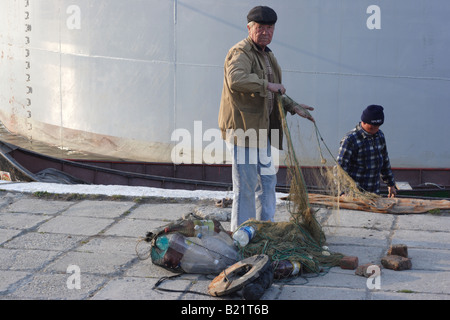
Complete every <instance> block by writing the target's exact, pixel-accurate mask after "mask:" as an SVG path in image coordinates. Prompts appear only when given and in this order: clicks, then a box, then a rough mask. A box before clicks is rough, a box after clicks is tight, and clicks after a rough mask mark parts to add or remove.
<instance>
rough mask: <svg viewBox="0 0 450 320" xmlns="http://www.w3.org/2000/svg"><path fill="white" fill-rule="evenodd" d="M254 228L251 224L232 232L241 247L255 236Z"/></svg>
mask: <svg viewBox="0 0 450 320" xmlns="http://www.w3.org/2000/svg"><path fill="white" fill-rule="evenodd" d="M255 233H256V228H255V227H254V226H252V225H246V226H243V227H240V228H239V229H238V230H237V231H236V232H235V233H233V239H234V241H235V242H236V243H237V244H238V245H239V246H241V247H245V246H246V245H247V244H248V243H249V242H250V241H251V240H252V239H253V237H254V236H255Z"/></svg>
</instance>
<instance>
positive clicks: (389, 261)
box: [381, 255, 412, 271]
mask: <svg viewBox="0 0 450 320" xmlns="http://www.w3.org/2000/svg"><path fill="white" fill-rule="evenodd" d="M381 264H382V265H383V267H385V268H386V269H391V270H395V271H401V270H408V269H411V267H412V263H411V259H409V258H405V257H401V256H396V255H388V256H385V257H384V258H382V259H381Z"/></svg>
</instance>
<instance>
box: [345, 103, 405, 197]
mask: <svg viewBox="0 0 450 320" xmlns="http://www.w3.org/2000/svg"><path fill="white" fill-rule="evenodd" d="M383 122H384V113H383V107H382V106H378V105H370V106H368V107H367V108H366V109H365V110H364V111H363V113H362V115H361V122H360V123H359V124H358V125H357V126H356V128H355V129H353V130H352V131H350V132H349V133H347V135H346V136H345V137H344V138H343V139H342V140H341V146H340V148H339V156H338V158H337V162H338V163H339V165H340V166H341V167H342V169H344V170H345V171H346V172H347V173H348V174H349V175H350V177H352V178H353V180H355V182H356V183H357V185H358V186H359V187H360V188H361V189H363V190H365V191H369V192H373V193H376V194H379V193H380V177H381V179H382V180H383V182H384V183H386V184H387V186H388V192H389V194H388V196H389V197H395V195H396V194H397V191H396V188H395V181H394V175H393V174H392V170H391V164H390V162H389V156H388V152H387V147H386V140H385V138H384V134H383V132H382V131H381V130H380V126H381V125H382V124H383Z"/></svg>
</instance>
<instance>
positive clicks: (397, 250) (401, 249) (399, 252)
mask: <svg viewBox="0 0 450 320" xmlns="http://www.w3.org/2000/svg"><path fill="white" fill-rule="evenodd" d="M388 255H394V256H400V257H404V258H408V247H407V246H406V245H405V244H394V245H392V246H391V247H390V248H389V250H388Z"/></svg>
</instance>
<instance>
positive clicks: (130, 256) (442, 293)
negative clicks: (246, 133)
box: [0, 191, 450, 312]
mask: <svg viewBox="0 0 450 320" xmlns="http://www.w3.org/2000/svg"><path fill="white" fill-rule="evenodd" d="M0 194H1V195H2V196H3V197H2V198H0V256H1V259H0V299H2V300H23V299H29V300H154V301H171V300H172V301H173V300H176V301H181V302H184V303H194V302H196V303H202V302H205V303H206V302H207V301H231V302H237V301H242V298H241V297H239V296H238V295H229V296H224V297H211V296H209V295H207V288H208V285H209V284H210V283H211V281H212V279H213V278H214V276H212V275H196V274H183V275H181V276H176V274H174V273H173V272H171V271H169V270H166V269H164V268H161V267H159V266H157V265H154V264H153V263H152V262H151V259H150V258H148V252H149V249H150V244H148V243H146V242H144V241H142V237H144V236H145V234H146V233H147V232H149V231H152V230H154V229H156V228H159V227H161V226H163V225H166V224H168V223H170V222H172V221H174V220H177V219H180V218H182V217H183V216H186V215H189V214H192V213H193V214H197V215H199V216H201V217H205V218H211V217H217V218H218V220H219V221H220V222H221V224H222V226H223V227H224V228H225V229H227V230H229V227H230V223H229V217H230V214H231V208H230V207H228V208H218V207H216V206H215V200H217V199H209V200H208V199H204V198H202V199H201V200H196V199H178V200H174V199H173V198H170V199H164V198H161V199H158V200H152V201H147V202H146V201H142V197H138V198H139V199H136V200H135V199H133V198H129V197H128V198H122V197H109V198H107V199H101V200H100V199H98V198H97V197H92V199H90V198H89V197H88V198H80V199H73V198H72V199H69V200H60V199H56V200H55V199H42V198H38V197H36V195H33V194H31V193H24V192H14V191H8V192H6V191H0ZM314 209H315V210H316V211H317V212H316V217H317V220H318V221H319V222H320V223H321V224H322V226H323V228H324V231H325V234H326V237H327V245H328V246H329V248H330V250H331V251H334V252H339V253H342V254H344V255H349V256H357V257H358V259H359V264H366V263H373V264H380V259H381V258H382V257H383V256H384V255H386V254H387V250H388V248H389V246H390V245H392V244H406V245H407V246H408V253H409V257H410V258H411V261H412V268H411V269H410V270H404V271H393V270H389V269H385V268H382V269H381V270H380V274H379V278H378V280H379V288H375V289H374V288H373V287H372V288H369V284H368V281H372V282H371V283H372V284H374V283H375V278H370V279H369V278H366V277H362V276H358V275H356V274H355V270H343V269H341V268H339V267H333V268H331V269H327V270H324V272H322V273H321V274H319V275H308V274H306V275H305V274H303V275H301V276H299V277H296V278H290V279H287V280H284V281H275V282H274V283H273V284H272V286H271V287H270V288H268V289H267V290H266V291H265V293H264V295H263V296H262V298H261V302H265V303H267V302H268V301H281V300H288V301H293V300H450V217H449V215H436V214H420V215H412V214H411V215H391V214H379V213H372V212H362V211H352V210H332V209H327V208H323V207H320V208H319V207H318V208H314ZM289 219H290V213H289V209H288V206H287V205H286V203H283V202H281V203H279V204H278V206H277V214H276V216H275V220H276V221H288V220H289ZM73 268H75V269H73ZM174 276H176V277H174ZM165 277H166V280H165V281H163V282H162V284H161V286H160V288H162V289H167V290H169V291H161V290H155V288H154V286H155V284H156V283H157V282H158V281H159V280H161V279H163V278H165ZM77 285H79V289H78V288H77ZM170 290H171V291H170ZM177 310H178V309H176V310H175V311H176V312H179V311H177ZM172 311H173V310H172Z"/></svg>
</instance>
